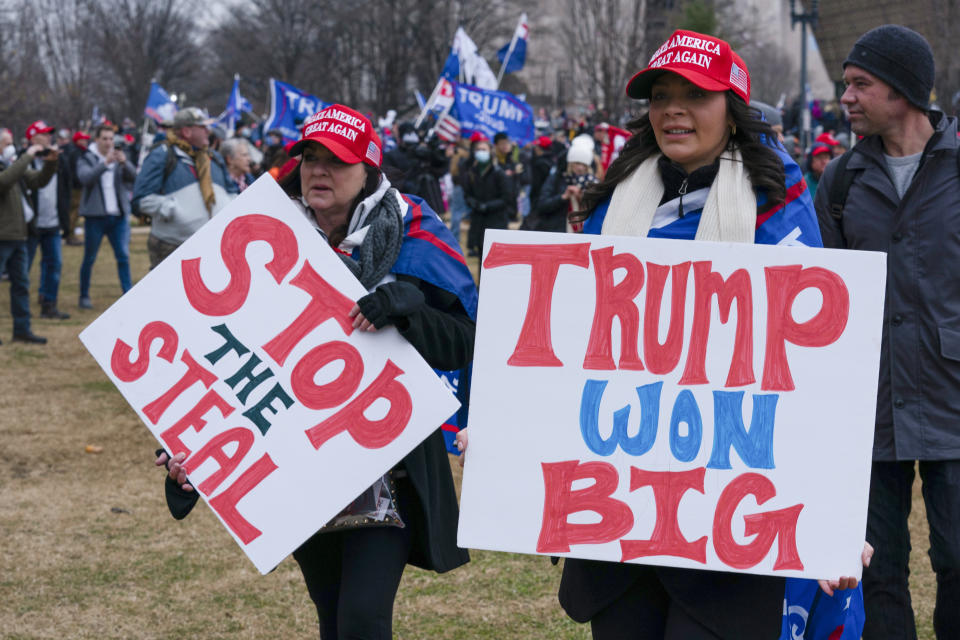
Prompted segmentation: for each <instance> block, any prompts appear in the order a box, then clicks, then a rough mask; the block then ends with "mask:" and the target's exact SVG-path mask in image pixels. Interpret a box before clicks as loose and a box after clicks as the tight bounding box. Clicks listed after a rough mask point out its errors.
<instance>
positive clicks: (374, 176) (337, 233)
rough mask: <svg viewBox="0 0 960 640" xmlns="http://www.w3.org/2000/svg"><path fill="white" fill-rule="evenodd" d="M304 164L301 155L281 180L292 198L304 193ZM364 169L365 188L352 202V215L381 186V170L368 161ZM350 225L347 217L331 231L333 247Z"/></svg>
mask: <svg viewBox="0 0 960 640" xmlns="http://www.w3.org/2000/svg"><path fill="white" fill-rule="evenodd" d="M302 164H303V158H302V157H301V158H300V160H299V161H298V162H297V166H296V167H295V168H294V170H293V171H291V172H290V173H288V174H287V175H285V176H284V177H283V178H282V179H281V180H280V186H281V187H282V188H283V190H284V192H285V193H286V194H287V195H288V196H290V197H291V198H300V197H301V196H302V195H303V184H302V183H301V181H300V165H302ZM363 169H364V171H366V173H367V178H366V180H365V181H364V183H363V188H362V189H360V193H358V194H357V197H356V198H354V199H353V202H352V203H350V215H351V216H352V215H353V212H354V211H356V209H357V206H358V205H359V204H360V203H361V202H363V201H364V200H365V199H367V198H369V197H370V196H371V195H373V194H374V193H376V191H377V189H378V188H379V187H380V175H381V174H380V170H379V169H377V168H376V167H374V166H372V165H369V164H366V163H364V164H363ZM349 225H350V218H347V222H346V224H343V225H340V226H339V227H337V228H336V229H334V230H333V233H331V234H330V237H329V238H328V240H329V241H330V246H331V247H336V246H337V245H339V244H340V243H341V242H343V239H344V238H346V237H347V229H348V228H349Z"/></svg>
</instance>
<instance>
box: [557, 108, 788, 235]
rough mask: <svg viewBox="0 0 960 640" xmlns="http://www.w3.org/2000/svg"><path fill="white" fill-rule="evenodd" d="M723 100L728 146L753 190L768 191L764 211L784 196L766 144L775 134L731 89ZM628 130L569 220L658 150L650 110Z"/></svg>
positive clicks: (775, 159)
mask: <svg viewBox="0 0 960 640" xmlns="http://www.w3.org/2000/svg"><path fill="white" fill-rule="evenodd" d="M726 99H727V113H728V114H729V116H730V119H731V120H732V121H733V124H734V126H735V127H736V132H735V133H733V134H732V135H731V136H730V141H729V143H728V144H727V147H728V148H730V149H734V148H736V149H739V150H740V154H741V155H742V156H743V166H744V168H745V169H746V170H747V175H748V176H750V183H751V184H752V185H753V187H754V188H755V189H761V190H763V191H765V192H766V194H767V202H766V204H765V205H764V207H763V208H764V210H767V209H771V208H773V207H775V206H777V205H778V204H780V203H782V202H783V201H784V199H785V198H786V197H787V189H786V185H785V181H786V174H785V173H784V169H783V162H782V161H781V160H780V158H779V156H777V154H776V153H774V151H773V149H771V148H770V146H769V145H770V142H769V141H775V140H777V135H776V133H774V131H773V129H771V128H770V124H769V123H767V122H765V121H763V120H761V119H760V111H759V110H758V109H755V108H754V107H751V106H749V105H748V104H747V103H746V102H744V101H743V99H742V98H741V97H740V96H738V95H737V94H735V93H734V92H733V91H727V92H726ZM627 129H629V130H630V132H631V133H633V135H632V136H630V138H629V139H628V140H627V142H626V144H624V145H623V149H622V150H621V151H620V155H619V157H617V159H616V160H614V161H613V162H612V163H611V164H610V168H609V169H607V174H606V176H604V179H603V181H602V182H598V183H596V184H593V185H590V186H589V187H588V188H587V190H586V192H585V193H584V196H583V200H582V201H581V208H580V210H579V211H574V212H571V213H570V216H569V217H570V222H571V223H574V224H576V223H580V222H583V221H584V220H586V219H587V217H588V215H589V213H590V212H591V211H593V209H594V208H595V207H596V206H597V205H598V204H600V203H601V202H603V201H604V200H606V199H607V198H609V197H610V196H611V195H613V190H614V189H615V188H616V186H617V185H618V184H620V182H621V181H622V180H624V179H625V178H626V177H627V176H629V175H630V174H631V173H633V172H634V170H635V169H636V168H637V167H639V166H640V165H641V164H643V162H644V160H646V159H647V158H649V157H650V156H652V155H653V154H655V153H658V152H659V151H660V147H658V146H657V139H656V137H655V136H654V134H653V126H652V125H651V124H650V114H649V112H648V113H644V114H643V115H642V116H640V117H639V118H636V119H634V120H631V121H630V122H629V123H627Z"/></svg>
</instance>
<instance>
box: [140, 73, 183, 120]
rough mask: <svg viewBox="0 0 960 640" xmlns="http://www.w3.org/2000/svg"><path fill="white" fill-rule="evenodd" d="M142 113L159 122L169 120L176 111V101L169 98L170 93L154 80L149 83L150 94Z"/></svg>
mask: <svg viewBox="0 0 960 640" xmlns="http://www.w3.org/2000/svg"><path fill="white" fill-rule="evenodd" d="M143 113H144V115H146V116H149V117H151V118H153V119H154V120H156V121H157V122H158V123H160V122H169V121H171V120H173V116H174V115H175V114H176V113H177V103H175V102H174V101H173V100H171V99H170V94H168V93H167V92H166V91H164V90H163V87H161V86H160V85H158V84H157V83H156V82H151V83H150V95H149V96H148V97H147V106H146V107H145V108H144V109H143Z"/></svg>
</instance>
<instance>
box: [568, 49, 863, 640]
mask: <svg viewBox="0 0 960 640" xmlns="http://www.w3.org/2000/svg"><path fill="white" fill-rule="evenodd" d="M627 95H629V96H630V97H632V98H640V99H647V100H649V101H650V108H649V111H648V112H647V113H645V114H643V115H642V116H640V117H639V118H637V119H636V120H634V121H633V122H631V123H630V124H629V125H628V127H629V129H630V130H631V131H632V132H633V134H634V135H633V136H632V137H631V138H630V139H629V140H628V141H627V142H626V144H625V145H624V147H623V150H622V151H621V153H620V156H619V157H618V158H617V160H615V161H614V162H613V163H612V164H611V165H610V168H609V169H608V171H607V173H606V176H605V178H604V180H603V181H602V182H600V183H599V184H596V185H593V186H591V187H589V188H588V189H587V191H586V193H585V196H584V199H583V208H582V210H581V211H579V212H575V213H573V214H571V222H572V223H574V224H579V223H582V224H583V230H584V232H585V233H597V234H610V235H633V236H643V237H650V238H672V239H679V240H683V239H687V240H692V239H697V240H713V241H723V242H743V243H748V244H778V245H806V246H814V247H819V246H821V239H820V232H819V228H818V225H817V219H816V214H815V213H814V210H813V205H812V202H811V199H810V195H809V194H808V193H807V191H806V187H805V184H804V182H803V175H802V173H801V171H800V168H799V167H798V166H797V165H796V163H794V162H793V160H792V159H790V157H789V156H788V155H787V154H786V153H785V152H784V150H783V149H782V148H780V147H779V145H778V144H777V143H776V142H774V141H776V140H777V138H776V136H775V134H774V132H773V130H772V129H771V128H770V126H769V125H768V124H767V123H766V122H763V121H762V119H761V117H760V114H759V112H757V111H756V110H754V109H752V108H750V107H749V101H750V75H749V72H748V70H747V66H746V64H745V63H744V61H743V60H742V59H741V58H740V56H738V55H737V54H736V53H735V52H734V51H733V50H732V49H731V48H730V45H729V44H728V43H726V42H724V41H723V40H719V39H717V38H713V37H711V36H707V35H703V34H699V33H693V32H690V31H677V32H675V33H674V34H673V35H671V36H670V38H669V39H668V40H667V41H666V42H665V43H664V44H663V46H661V47H660V48H659V49H658V50H657V51H656V53H655V54H654V55H653V57H652V58H651V60H650V63H649V65H648V66H647V68H645V69H643V70H642V71H640V72H639V73H637V74H636V75H635V76H634V77H633V78H632V79H631V80H630V82H629V83H628V84H627ZM785 251H789V249H785ZM871 551H872V550H871ZM866 553H867V550H865V554H866ZM856 582H857V581H856V580H855V579H852V578H841V579H838V580H834V581H831V582H826V581H824V582H823V583H822V586H823V588H824V591H826V592H829V593H832V590H833V589H837V588H839V589H845V588H850V587H854V586H856ZM784 589H785V579H784V578H782V577H774V576H761V575H748V574H742V573H724V572H717V571H700V570H696V569H680V568H672V567H662V566H643V565H637V564H619V563H611V562H598V561H590V560H577V559H569V558H568V559H567V560H566V561H565V563H564V570H563V578H562V581H561V586H560V594H559V595H560V603H561V605H562V606H563V607H564V609H565V610H566V611H567V613H568V614H569V615H570V616H571V617H572V618H573V619H575V620H577V621H580V622H587V621H590V623H591V628H592V631H593V637H594V638H595V639H596V640H606V639H608V638H618V639H619V638H677V639H679V638H683V639H684V640H696V639H708V638H709V639H716V638H731V639H732V638H736V639H737V640H751V639H753V638H756V639H758V640H772V639H774V638H777V637H779V635H780V632H781V625H782V621H783V607H784Z"/></svg>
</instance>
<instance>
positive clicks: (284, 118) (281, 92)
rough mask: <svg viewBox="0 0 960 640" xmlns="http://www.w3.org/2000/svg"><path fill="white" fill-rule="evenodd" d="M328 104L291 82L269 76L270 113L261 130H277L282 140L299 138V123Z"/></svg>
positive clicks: (328, 104)
mask: <svg viewBox="0 0 960 640" xmlns="http://www.w3.org/2000/svg"><path fill="white" fill-rule="evenodd" d="M330 104H331V103H329V102H324V101H323V100H321V99H320V98H318V97H316V96H312V95H310V94H309V93H307V92H305V91H301V90H300V89H298V88H296V87H295V86H293V85H292V84H287V83H286V82H280V81H279V80H274V79H273V78H270V115H268V116H267V120H266V122H264V123H263V130H264V131H270V130H271V129H277V130H279V131H280V132H281V133H282V135H283V139H284V142H290V141H292V140H299V139H300V123H302V122H303V121H304V120H306V119H307V118H308V117H310V116H312V115H313V114H315V113H316V112H317V111H320V110H321V109H324V108H326V107H329V106H330Z"/></svg>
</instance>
